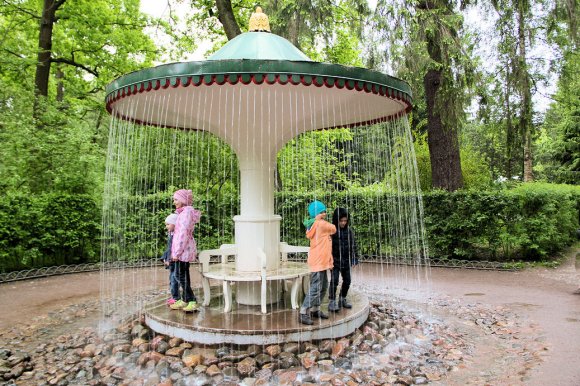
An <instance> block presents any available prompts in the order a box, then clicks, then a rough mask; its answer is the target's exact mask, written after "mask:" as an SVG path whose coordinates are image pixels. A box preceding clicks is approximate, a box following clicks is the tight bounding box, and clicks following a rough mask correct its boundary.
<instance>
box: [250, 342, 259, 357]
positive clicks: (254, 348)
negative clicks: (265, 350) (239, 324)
mask: <svg viewBox="0 0 580 386" xmlns="http://www.w3.org/2000/svg"><path fill="white" fill-rule="evenodd" d="M246 352H247V353H248V355H249V356H252V357H255V356H256V355H259V354H261V353H262V347H261V346H258V345H256V344H251V345H249V346H248V348H247V349H246Z"/></svg>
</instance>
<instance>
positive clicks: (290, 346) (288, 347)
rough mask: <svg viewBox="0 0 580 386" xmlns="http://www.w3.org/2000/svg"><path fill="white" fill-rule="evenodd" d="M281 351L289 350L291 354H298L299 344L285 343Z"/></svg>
mask: <svg viewBox="0 0 580 386" xmlns="http://www.w3.org/2000/svg"><path fill="white" fill-rule="evenodd" d="M282 351H284V352H289V353H291V354H298V353H299V352H300V345H299V344H298V343H295V342H290V343H286V344H285V345H284V349H283V350H282Z"/></svg>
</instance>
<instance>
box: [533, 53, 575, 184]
mask: <svg viewBox="0 0 580 386" xmlns="http://www.w3.org/2000/svg"><path fill="white" fill-rule="evenodd" d="M579 71H580V56H579V55H578V54H577V53H569V54H568V55H567V56H566V60H565V61H564V63H563V65H562V78H561V79H560V82H559V84H558V91H557V93H556V95H555V97H554V99H555V101H554V102H553V103H552V105H551V106H550V109H549V110H548V112H547V114H546V119H545V121H544V125H543V127H542V130H541V135H540V137H539V139H538V141H537V147H538V157H539V160H540V162H539V165H538V166H537V167H536V169H535V170H537V171H538V172H539V174H540V176H541V177H543V178H545V179H546V180H547V181H554V182H564V183H570V184H580V80H579V79H578V73H579Z"/></svg>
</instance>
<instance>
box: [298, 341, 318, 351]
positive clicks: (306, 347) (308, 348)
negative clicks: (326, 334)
mask: <svg viewBox="0 0 580 386" xmlns="http://www.w3.org/2000/svg"><path fill="white" fill-rule="evenodd" d="M302 347H303V349H304V351H312V350H318V346H317V345H315V344H314V343H311V342H304V344H303V345H302Z"/></svg>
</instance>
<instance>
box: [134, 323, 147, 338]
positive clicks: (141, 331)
mask: <svg viewBox="0 0 580 386" xmlns="http://www.w3.org/2000/svg"><path fill="white" fill-rule="evenodd" d="M149 333H150V331H149V329H148V328H147V327H145V326H143V325H141V324H138V325H136V326H135V327H133V328H132V329H131V336H132V337H136V338H146V337H148V336H149Z"/></svg>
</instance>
